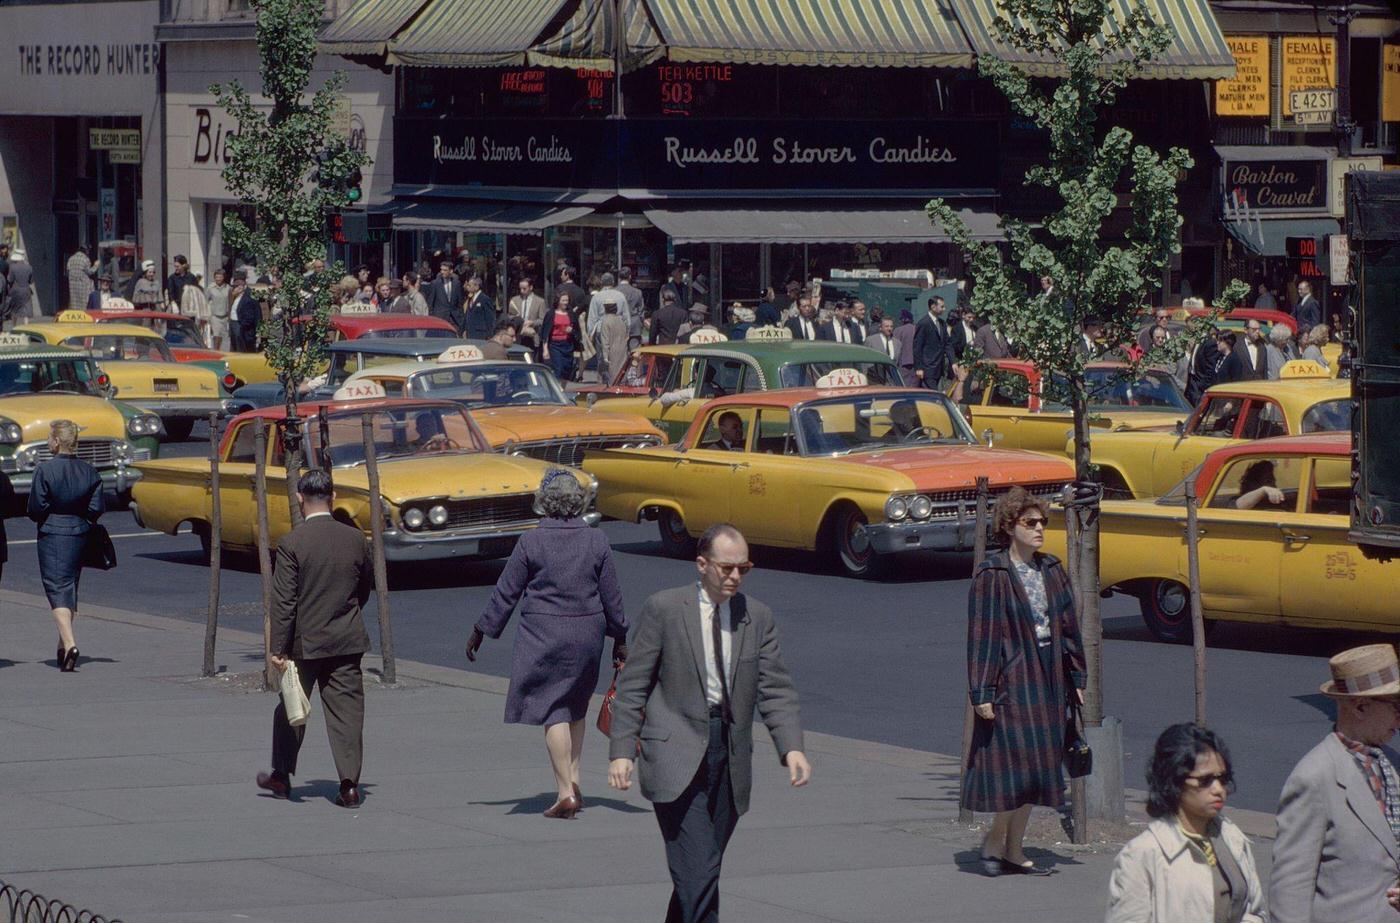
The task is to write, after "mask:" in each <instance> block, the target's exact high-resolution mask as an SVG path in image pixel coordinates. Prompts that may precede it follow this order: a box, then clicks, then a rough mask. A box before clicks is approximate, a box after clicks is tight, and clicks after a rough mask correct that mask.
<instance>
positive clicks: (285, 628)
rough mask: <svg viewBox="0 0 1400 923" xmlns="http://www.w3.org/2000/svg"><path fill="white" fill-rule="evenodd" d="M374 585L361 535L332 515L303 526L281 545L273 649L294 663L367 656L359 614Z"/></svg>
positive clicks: (275, 579)
mask: <svg viewBox="0 0 1400 923" xmlns="http://www.w3.org/2000/svg"><path fill="white" fill-rule="evenodd" d="M373 585H374V572H373V571H372V570H371V569H370V559H369V545H368V544H367V543H366V542H365V536H364V533H363V532H361V531H360V530H359V529H357V528H355V527H354V526H348V525H346V524H345V523H343V522H337V521H336V520H334V519H332V518H331V517H330V516H317V517H315V518H314V519H308V520H307V521H306V522H303V523H302V524H301V525H299V526H297V527H296V528H295V529H293V530H292V531H291V532H290V533H288V534H287V535H286V536H284V537H283V539H282V541H281V542H280V543H279V544H278V545H277V566H276V568H275V569H274V570H273V573H272V636H271V640H270V642H269V645H270V650H271V651H272V652H273V653H274V654H280V655H282V656H284V657H286V656H290V657H291V658H292V659H294V660H303V659H305V660H309V659H312V658H316V657H339V656H342V655H346V654H363V653H364V652H365V651H367V650H369V635H367V634H366V633H365V623H364V619H363V618H361V616H360V610H361V609H363V608H364V605H365V600H367V599H369V591H370V588H371V587H372V586H373Z"/></svg>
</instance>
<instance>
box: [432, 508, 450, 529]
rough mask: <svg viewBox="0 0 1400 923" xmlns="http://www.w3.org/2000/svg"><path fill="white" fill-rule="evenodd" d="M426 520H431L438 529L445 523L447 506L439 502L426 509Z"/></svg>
mask: <svg viewBox="0 0 1400 923" xmlns="http://www.w3.org/2000/svg"><path fill="white" fill-rule="evenodd" d="M428 522H431V523H432V524H433V526H434V527H436V528H439V529H441V528H442V527H443V526H445V525H447V507H445V506H442V505H441V504H439V505H438V506H435V507H433V508H432V509H430V510H428Z"/></svg>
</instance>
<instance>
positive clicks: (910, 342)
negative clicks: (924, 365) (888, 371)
mask: <svg viewBox="0 0 1400 923" xmlns="http://www.w3.org/2000/svg"><path fill="white" fill-rule="evenodd" d="M894 341H895V342H896V343H898V344H899V367H900V368H902V369H904V370H905V371H908V370H909V369H912V368H913V367H914V325H913V324H900V325H899V326H898V327H896V328H894Z"/></svg>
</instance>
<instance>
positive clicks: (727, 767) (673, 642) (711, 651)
mask: <svg viewBox="0 0 1400 923" xmlns="http://www.w3.org/2000/svg"><path fill="white" fill-rule="evenodd" d="M696 550H697V557H696V559H695V564H696V569H697V570H699V572H700V583H699V586H698V587H697V586H696V585H695V584H688V585H686V586H683V587H677V588H675V589H672V590H662V591H661V592H660V593H657V594H655V595H654V596H652V597H651V598H650V599H648V600H647V601H646V604H645V605H644V606H643V607H642V614H641V618H640V620H639V622H638V625H637V632H636V634H635V636H634V637H633V640H632V644H631V645H630V650H631V654H630V656H629V657H628V658H627V665H626V666H625V667H623V670H622V675H621V677H619V679H618V682H617V700H616V705H615V707H614V710H613V722H612V732H611V734H610V737H611V744H610V747H609V754H610V757H611V762H610V764H609V766H608V781H609V783H610V784H611V785H612V786H613V787H614V788H616V789H619V790H622V791H626V790H627V789H629V788H631V786H632V770H633V767H634V765H635V764H636V757H637V747H638V742H639V741H640V744H641V763H640V766H637V770H638V772H637V775H638V780H639V781H640V782H641V787H642V796H643V797H644V798H647V799H648V800H650V801H651V802H652V803H653V805H654V807H655V809H656V820H657V823H658V824H659V825H660V827H661V836H662V839H663V840H665V843H666V863H667V865H668V866H669V867H670V870H671V881H672V884H673V885H674V887H673V890H672V891H671V902H670V906H669V908H668V909H667V912H666V920H667V923H681V921H685V923H691V921H717V920H718V919H719V873H720V865H721V863H722V862H723V859H724V850H725V847H726V846H727V845H728V844H729V838H730V836H731V835H732V834H733V832H734V827H735V825H736V824H737V823H738V820H739V816H740V815H742V814H743V813H744V812H745V811H747V810H748V808H749V791H750V789H751V787H752V760H753V712H754V707H755V706H757V707H758V709H759V712H760V714H761V716H762V718H763V723H764V724H765V725H766V726H767V728H768V733H769V735H770V736H771V737H772V739H773V743H774V745H775V746H776V747H777V750H778V759H779V761H780V762H782V764H783V765H785V766H786V767H787V768H788V776H789V779H790V780H791V782H792V784H793V785H794V786H803V785H806V784H807V782H808V780H809V779H810V778H811V775H812V767H811V765H810V764H809V763H808V762H807V757H806V756H805V755H804V754H803V752H802V725H801V721H800V720H799V717H798V705H797V690H796V688H795V687H794V686H793V682H792V676H791V675H790V674H789V673H788V670H787V667H786V666H785V665H784V664H783V657H782V653H781V651H780V649H779V646H778V632H777V626H776V625H775V624H774V621H773V612H772V610H770V609H769V608H768V607H767V606H765V605H764V604H763V603H761V602H759V601H758V600H756V599H749V598H748V597H746V596H745V595H744V594H742V593H740V592H739V585H740V583H742V582H743V578H744V573H745V572H747V571H748V570H749V568H750V567H752V566H753V565H751V564H750V563H749V547H748V543H747V542H745V541H744V536H743V535H742V534H741V533H740V532H739V530H738V529H736V528H734V527H733V526H731V525H729V524H727V523H721V524H718V525H713V526H711V527H710V528H709V529H707V530H705V534H704V535H702V536H701V537H700V542H699V545H698V546H697V549H696Z"/></svg>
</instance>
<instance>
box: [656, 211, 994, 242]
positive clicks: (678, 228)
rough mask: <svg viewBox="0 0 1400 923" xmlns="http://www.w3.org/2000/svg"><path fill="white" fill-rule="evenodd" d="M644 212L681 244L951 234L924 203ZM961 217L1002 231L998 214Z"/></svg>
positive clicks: (978, 229) (986, 235)
mask: <svg viewBox="0 0 1400 923" xmlns="http://www.w3.org/2000/svg"><path fill="white" fill-rule="evenodd" d="M644 214H645V215H646V216H647V219H648V220H650V221H651V223H652V224H654V225H656V226H657V227H658V228H660V229H661V230H663V231H665V232H666V234H667V235H668V236H670V237H671V238H672V240H673V241H674V242H675V243H678V244H692V243H718V244H816V243H852V244H887V243H927V242H931V241H946V240H947V239H948V235H947V234H945V233H944V232H943V231H942V230H941V229H940V228H936V227H934V226H933V224H932V222H930V221H929V219H928V215H926V214H925V213H924V211H923V210H922V209H919V208H891V209H832V210H817V209H767V208H764V209H758V208H752V209H721V208H703V209H702V208H696V209H686V210H680V209H664V208H649V209H646V210H645V212H644ZM958 217H960V218H962V219H963V221H964V222H966V224H967V226H968V227H969V228H970V229H971V230H972V232H973V235H974V236H975V237H976V238H977V239H978V240H999V239H1000V238H1001V237H1002V231H1001V228H1000V226H999V224H1000V221H1001V219H1000V217H999V216H998V215H994V214H991V213H988V212H975V211H971V210H970V209H963V210H961V211H959V212H958Z"/></svg>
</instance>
